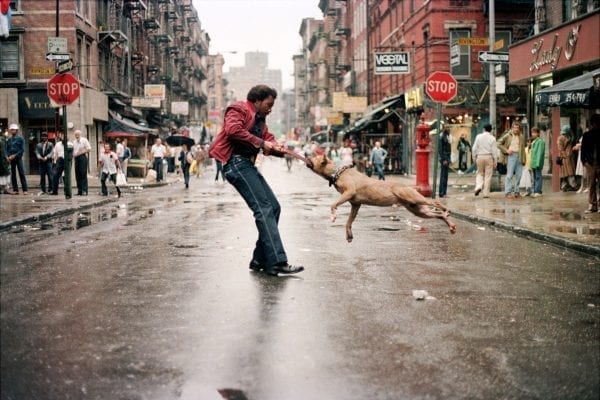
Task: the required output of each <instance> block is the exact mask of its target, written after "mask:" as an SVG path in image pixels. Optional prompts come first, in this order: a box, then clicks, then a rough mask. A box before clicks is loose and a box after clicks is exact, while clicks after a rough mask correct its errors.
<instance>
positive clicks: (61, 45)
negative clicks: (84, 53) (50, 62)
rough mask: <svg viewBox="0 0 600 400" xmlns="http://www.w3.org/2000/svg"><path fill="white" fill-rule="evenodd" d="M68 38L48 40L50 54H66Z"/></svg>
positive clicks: (51, 38)
mask: <svg viewBox="0 0 600 400" xmlns="http://www.w3.org/2000/svg"><path fill="white" fill-rule="evenodd" d="M66 52H67V38H63V37H49V38H48V53H66Z"/></svg>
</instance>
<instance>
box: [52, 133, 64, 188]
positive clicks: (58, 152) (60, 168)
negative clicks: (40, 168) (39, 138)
mask: <svg viewBox="0 0 600 400" xmlns="http://www.w3.org/2000/svg"><path fill="white" fill-rule="evenodd" d="M62 136H63V134H62V132H57V133H56V142H55V144H54V150H53V151H52V193H51V194H52V195H53V196H58V186H59V184H60V180H61V179H62V175H63V172H64V171H65V147H64V145H63V140H62ZM65 194H66V189H65Z"/></svg>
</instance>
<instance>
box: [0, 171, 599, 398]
mask: <svg viewBox="0 0 600 400" xmlns="http://www.w3.org/2000/svg"><path fill="white" fill-rule="evenodd" d="M263 172H264V174H265V176H267V180H268V181H269V182H270V183H271V185H272V187H273V189H274V191H275V193H277V194H278V196H279V199H280V202H281V204H282V209H283V211H282V217H281V222H280V226H281V232H282V236H283V240H284V244H285V245H286V248H287V251H288V256H289V258H290V261H291V262H292V263H299V264H302V265H304V266H305V267H306V271H304V272H302V273H301V274H298V275H295V276H289V277H278V278H276V277H270V276H266V275H264V274H261V273H252V272H249V270H248V267H247V265H248V261H249V257H250V254H251V251H252V247H253V244H254V242H255V240H256V229H255V227H254V222H253V219H252V215H251V213H250V211H249V210H248V209H247V207H246V206H245V204H243V203H242V200H241V198H240V197H239V196H238V195H237V193H235V192H234V191H233V189H232V188H231V187H230V186H228V185H227V184H226V185H224V186H221V185H215V184H214V182H213V181H212V176H205V177H204V178H201V179H195V178H193V179H192V182H191V185H190V190H189V191H185V190H184V189H183V184H176V185H171V186H167V187H161V188H154V189H146V190H143V191H138V192H137V193H133V192H132V193H130V194H128V195H127V196H125V197H124V198H123V199H122V200H120V201H119V202H118V203H113V204H108V205H105V206H103V207H100V208H95V209H90V210H87V211H85V212H78V213H77V214H74V215H68V216H62V217H60V218H57V219H54V220H50V221H45V222H43V223H37V224H30V225H27V226H23V227H21V228H20V229H17V230H13V231H11V232H3V233H0V246H1V254H0V278H1V280H0V284H1V298H0V301H1V303H0V306H1V308H0V333H1V352H2V354H1V383H0V392H1V398H2V399H19V400H20V399H153V400H154V399H156V400H159V399H185V400H192V399H193V400H196V399H223V398H225V399H252V400H262V399H265V400H275V399H291V400H295V399H298V400H300V399H302V400H311V399H315V400H316V399H349V400H350V399H352V400H354V399H356V400H358V399H361V400H362V399H500V398H502V399H598V398H599V396H600V329H599V327H600V270H599V269H598V259H597V258H594V257H590V256H589V255H587V256H586V255H583V254H581V253H577V252H573V251H569V250H566V249H564V248H559V247H554V246H553V245H548V244H544V243H541V242H537V241H530V240H527V239H524V238H523V237H519V236H515V235H513V234H511V233H509V232H506V231H502V230H495V229H494V228H491V227H487V228H485V229H483V228H482V227H480V226H476V225H474V224H471V223H469V222H465V221H460V220H455V222H456V223H457V225H458V232H457V234H456V235H450V234H449V233H448V229H447V227H446V225H445V224H444V223H443V222H441V221H439V220H420V219H419V218H417V217H414V216H412V215H411V214H409V213H408V212H407V211H406V210H404V209H403V208H374V207H366V206H365V207H362V208H361V210H360V212H359V214H358V217H357V220H356V221H355V223H354V227H353V231H354V241H353V242H352V243H351V244H349V243H347V242H346V241H345V235H344V223H345V219H346V217H347V215H348V212H349V209H350V207H349V206H348V205H344V206H341V207H340V208H339V210H338V220H337V221H336V222H335V223H333V224H332V223H331V222H330V220H329V206H330V204H331V203H332V202H333V200H334V199H335V198H336V192H335V191H334V190H333V188H329V187H328V184H327V182H326V181H325V180H323V179H322V178H319V177H317V176H316V175H314V174H312V172H310V171H308V170H307V169H305V168H304V167H302V166H300V165H297V166H295V168H294V170H293V172H291V173H288V172H287V171H286V169H285V164H284V163H283V161H282V160H273V161H270V160H267V161H265V164H264V165H263ZM417 289H419V290H426V291H427V292H428V297H427V298H426V299H424V300H417V299H416V298H415V297H414V296H413V290H417Z"/></svg>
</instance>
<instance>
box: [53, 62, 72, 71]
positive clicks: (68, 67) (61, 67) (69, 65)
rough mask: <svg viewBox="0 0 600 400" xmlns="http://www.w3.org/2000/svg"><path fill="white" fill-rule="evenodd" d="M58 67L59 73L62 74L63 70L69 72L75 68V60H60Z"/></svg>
mask: <svg viewBox="0 0 600 400" xmlns="http://www.w3.org/2000/svg"><path fill="white" fill-rule="evenodd" d="M56 69H57V70H58V73H59V74H62V73H63V72H68V71H70V70H72V69H73V61H71V60H68V61H63V62H59V63H58V66H57V67H56Z"/></svg>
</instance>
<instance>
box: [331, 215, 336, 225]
mask: <svg viewBox="0 0 600 400" xmlns="http://www.w3.org/2000/svg"><path fill="white" fill-rule="evenodd" d="M336 218H337V216H336V215H335V214H332V215H331V222H332V223H333V222H335V219H336Z"/></svg>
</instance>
